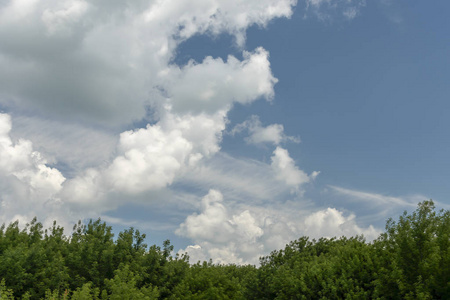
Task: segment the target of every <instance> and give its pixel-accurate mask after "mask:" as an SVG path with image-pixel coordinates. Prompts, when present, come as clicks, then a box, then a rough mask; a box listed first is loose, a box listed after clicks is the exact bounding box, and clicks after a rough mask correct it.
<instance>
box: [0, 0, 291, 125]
mask: <svg viewBox="0 0 450 300" xmlns="http://www.w3.org/2000/svg"><path fill="white" fill-rule="evenodd" d="M295 4H296V1H295V0H282V1H278V0H277V1H275V0H263V1H259V0H258V1H255V0H252V1H245V2H242V1H238V0H233V1H206V0H196V1H194V2H192V1H190V2H186V1H182V0H170V1H119V2H118V1H91V0H65V1H54V0H45V1H21V0H9V1H6V3H5V4H3V5H2V6H0V39H1V40H2V41H3V42H2V43H1V45H0V91H1V92H0V101H1V103H2V104H3V105H6V106H8V107H14V108H15V109H22V110H30V109H33V110H34V111H36V110H37V111H40V112H41V113H45V114H46V115H47V116H49V115H51V116H54V115H55V114H60V115H61V114H62V115H64V117H65V119H67V118H72V119H74V120H79V119H83V120H85V121H86V120H87V121H90V122H100V123H102V124H108V125H114V126H115V125H117V124H128V123H130V122H131V121H134V120H140V119H142V118H144V117H145V116H146V110H145V109H144V108H145V107H146V106H149V105H151V106H152V107H158V105H159V104H161V102H164V101H165V95H164V93H161V86H164V85H165V83H166V82H168V81H171V82H177V83H180V85H181V87H183V86H184V89H188V86H186V85H189V84H190V83H193V82H197V81H196V80H201V79H202V78H204V77H205V75H204V74H205V72H207V71H208V70H210V69H211V68H214V70H215V71H217V70H221V72H219V73H217V76H213V77H212V78H210V79H211V80H210V81H209V83H208V84H207V85H206V86H205V87H204V88H202V89H200V90H195V91H192V92H198V91H200V92H202V93H200V94H199V95H200V97H199V99H197V100H196V101H197V102H198V101H200V103H201V101H209V102H210V105H212V106H214V104H213V103H212V102H213V101H212V99H213V98H214V97H213V96H212V95H211V93H215V94H216V98H217V97H219V98H220V96H219V95H220V94H221V93H222V92H224V91H225V92H226V91H227V90H228V91H229V92H230V93H231V94H230V95H229V96H230V99H231V101H234V100H233V99H232V98H233V97H236V101H242V102H246V101H251V100H252V99H253V98H254V97H255V96H264V97H270V94H271V93H272V87H271V86H272V85H273V81H275V79H274V78H273V77H272V76H271V73H270V70H269V64H268V61H267V52H266V51H264V50H263V49H257V50H256V52H255V53H252V54H251V53H248V52H245V53H244V57H245V60H244V61H243V62H240V61H238V60H237V59H235V58H232V57H230V58H229V59H228V61H227V63H224V62H222V61H220V60H217V59H212V58H206V59H205V61H204V62H203V63H200V64H194V63H191V64H189V65H188V66H185V67H184V68H183V69H182V70H180V69H179V67H178V66H176V65H173V64H171V61H172V59H173V57H174V55H175V54H176V48H177V46H178V45H179V44H180V43H181V42H182V41H185V40H186V39H188V38H190V37H192V36H193V35H195V34H203V33H209V34H212V35H219V34H221V33H229V34H232V35H234V36H235V37H236V41H237V43H238V44H240V45H243V43H244V41H245V31H246V29H247V28H248V27H249V26H251V25H254V24H256V25H259V26H265V25H266V24H267V23H268V22H269V21H270V20H272V19H274V18H279V17H290V16H291V14H292V7H293V6H294V5H295ZM169 70H170V71H169ZM253 72H257V75H256V73H253ZM249 73H251V76H248V75H249ZM167 74H171V76H174V78H168V76H167ZM208 74H210V73H208ZM255 75H256V76H255ZM234 77H237V78H236V79H239V78H240V79H242V80H244V82H243V83H245V84H249V85H251V87H249V88H247V89H246V88H245V87H244V86H243V84H239V82H237V80H235V79H233V78H234ZM229 78H231V80H228V79H229ZM221 80H225V81H226V80H228V81H229V84H228V85H226V84H223V83H222V82H220V81H221ZM267 80H268V81H267ZM219 82H220V84H218V83H219ZM167 88H168V89H169V90H171V91H172V92H173V93H174V99H173V101H174V103H177V104H179V106H181V107H180V109H181V108H183V107H184V108H185V106H186V104H185V103H184V101H183V100H182V99H180V98H179V97H177V94H178V93H183V88H180V89H171V87H167ZM234 88H236V89H237V90H239V91H238V92H237V93H238V94H233V93H232V91H230V89H234ZM255 88H256V90H255ZM190 97H191V98H192V95H190ZM223 97H225V96H223ZM227 101H230V100H227V99H218V100H217V102H218V104H216V106H215V107H219V106H220V107H221V106H222V105H223V104H224V102H227ZM214 102H216V101H214ZM174 106H178V105H174ZM205 107H206V108H207V107H208V106H205ZM197 109H199V106H197ZM211 109H213V108H211Z"/></svg>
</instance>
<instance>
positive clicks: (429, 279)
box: [0, 201, 450, 300]
mask: <svg viewBox="0 0 450 300" xmlns="http://www.w3.org/2000/svg"><path fill="white" fill-rule="evenodd" d="M145 238H146V236H145V235H144V234H141V233H140V232H139V230H135V229H134V228H129V229H127V230H124V231H122V232H120V233H119V234H118V236H117V238H116V239H114V234H113V233H112V229H111V227H110V226H107V225H106V223H104V222H102V221H101V220H100V219H98V220H95V221H93V220H91V221H90V222H89V223H87V224H82V223H81V222H78V224H76V225H75V226H74V228H73V232H72V234H71V235H70V236H65V235H64V230H63V228H61V227H59V226H58V225H57V224H56V223H54V224H53V225H52V226H51V227H50V228H48V229H44V228H43V226H42V224H41V223H39V222H38V221H37V220H36V219H33V220H32V221H31V222H30V223H29V224H27V225H26V226H25V228H23V229H21V228H20V227H19V224H18V222H13V223H11V224H9V225H8V226H5V225H2V226H1V227H0V299H80V300H82V299H450V240H449V238H450V212H449V211H448V210H447V211H445V210H441V211H439V212H437V211H436V209H435V206H434V204H433V202H432V201H424V202H422V203H420V204H419V206H418V208H417V210H416V211H414V212H413V213H411V214H408V213H406V212H405V213H404V214H403V215H401V216H400V217H399V219H398V220H397V221H394V220H392V219H391V220H388V222H387V224H386V231H385V232H384V233H383V234H381V235H380V237H379V238H378V239H377V240H375V241H373V242H371V243H368V242H366V241H365V240H364V237H362V236H356V237H351V238H347V237H341V238H332V239H325V238H321V239H319V240H310V239H309V238H308V237H301V238H299V239H298V240H295V241H292V242H290V243H289V244H288V245H286V247H285V248H284V249H281V250H277V251H273V252H272V253H271V254H270V255H268V256H265V257H262V258H261V259H260V266H259V267H255V266H251V265H245V266H238V265H217V264H213V263H212V262H211V261H210V262H198V263H196V264H193V265H190V264H189V257H188V256H187V255H181V256H178V255H177V256H173V255H172V252H173V246H172V245H171V244H170V242H169V241H168V240H167V241H165V242H164V243H163V246H162V247H159V246H156V245H152V246H150V247H148V246H147V245H146V244H145Z"/></svg>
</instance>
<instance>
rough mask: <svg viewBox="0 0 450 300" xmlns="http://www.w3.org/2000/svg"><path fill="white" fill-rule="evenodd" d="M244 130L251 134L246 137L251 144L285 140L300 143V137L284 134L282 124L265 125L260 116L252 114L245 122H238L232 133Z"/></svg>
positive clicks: (278, 142) (273, 142)
mask: <svg viewBox="0 0 450 300" xmlns="http://www.w3.org/2000/svg"><path fill="white" fill-rule="evenodd" d="M242 131H248V133H249V136H248V137H246V138H245V141H246V142H247V143H249V144H254V145H259V144H265V143H271V144H274V145H279V144H281V143H283V142H288V141H289V142H294V143H300V139H299V138H298V137H293V136H287V135H285V134H284V126H283V125H282V124H271V125H268V126H266V127H264V126H263V125H262V123H261V120H260V119H259V117H258V116H255V115H253V116H251V117H250V118H249V119H248V120H246V121H244V122H243V123H240V124H237V125H236V126H235V127H234V128H233V130H231V134H232V135H235V134H236V133H240V132H242Z"/></svg>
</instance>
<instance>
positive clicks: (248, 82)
mask: <svg viewBox="0 0 450 300" xmlns="http://www.w3.org/2000/svg"><path fill="white" fill-rule="evenodd" d="M243 56H244V60H243V61H239V60H238V59H236V58H235V57H233V56H229V57H228V60H227V61H226V62H224V61H222V59H220V58H217V59H214V58H212V57H207V58H205V59H204V60H203V62H202V63H200V64H197V63H195V62H193V61H191V62H189V63H188V64H187V65H186V66H184V67H183V68H181V69H178V68H173V69H172V70H171V71H170V72H168V73H167V75H166V76H167V77H168V80H167V81H166V82H168V83H169V84H170V86H169V87H167V88H166V89H167V91H168V94H169V96H170V97H171V98H172V99H171V103H172V105H173V110H174V111H177V112H186V111H190V112H194V113H196V112H207V113H211V112H215V111H218V110H223V109H229V108H230V106H231V104H232V103H233V102H238V103H250V102H252V101H254V100H255V99H258V98H259V97H264V98H266V99H272V97H273V96H274V91H273V86H274V84H275V83H276V82H277V79H276V78H274V77H273V75H272V73H271V70H270V63H269V60H268V56H269V53H268V52H267V51H266V50H264V49H263V48H257V49H256V50H255V51H254V52H247V51H244V53H243ZM163 86H166V85H163Z"/></svg>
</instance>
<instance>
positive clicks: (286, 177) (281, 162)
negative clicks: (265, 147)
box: [271, 146, 319, 191]
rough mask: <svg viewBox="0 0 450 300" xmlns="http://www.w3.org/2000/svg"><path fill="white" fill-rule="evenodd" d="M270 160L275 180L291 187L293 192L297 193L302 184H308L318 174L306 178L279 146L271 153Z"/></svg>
mask: <svg viewBox="0 0 450 300" xmlns="http://www.w3.org/2000/svg"><path fill="white" fill-rule="evenodd" d="M271 159H272V164H271V166H272V169H273V171H274V172H275V174H276V178H277V179H278V180H280V181H283V182H285V183H286V184H287V185H288V186H291V187H292V188H293V189H294V190H295V191H299V188H300V186H301V185H302V184H305V183H308V182H309V181H310V180H311V179H314V178H315V177H316V176H317V175H318V174H319V173H318V172H314V173H313V174H312V175H311V176H308V174H306V173H305V172H304V171H302V170H300V169H299V168H298V167H297V166H296V165H295V161H294V160H293V159H292V158H291V157H290V155H289V152H288V151H287V150H286V149H283V148H281V147H279V146H278V147H277V148H276V149H275V151H273V155H272V158H271Z"/></svg>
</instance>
